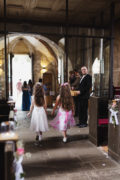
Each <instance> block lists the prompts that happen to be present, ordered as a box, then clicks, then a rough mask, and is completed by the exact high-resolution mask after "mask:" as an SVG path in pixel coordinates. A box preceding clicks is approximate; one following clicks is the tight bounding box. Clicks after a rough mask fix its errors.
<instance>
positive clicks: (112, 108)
mask: <svg viewBox="0 0 120 180" xmlns="http://www.w3.org/2000/svg"><path fill="white" fill-rule="evenodd" d="M118 102H119V101H117V100H112V104H110V105H109V111H110V113H111V114H110V123H112V124H113V125H114V127H115V126H116V125H118V124H119V122H118V117H117V114H118V111H119V106H118Z"/></svg>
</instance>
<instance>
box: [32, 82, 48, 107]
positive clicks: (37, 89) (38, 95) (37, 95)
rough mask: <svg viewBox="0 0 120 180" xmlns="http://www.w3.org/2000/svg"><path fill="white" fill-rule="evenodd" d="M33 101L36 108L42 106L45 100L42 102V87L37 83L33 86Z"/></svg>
mask: <svg viewBox="0 0 120 180" xmlns="http://www.w3.org/2000/svg"><path fill="white" fill-rule="evenodd" d="M33 94H34V101H35V104H36V105H37V106H43V105H44V103H45V100H44V90H43V87H42V85H41V84H40V83H39V82H37V83H36V84H35V85H34V92H33Z"/></svg>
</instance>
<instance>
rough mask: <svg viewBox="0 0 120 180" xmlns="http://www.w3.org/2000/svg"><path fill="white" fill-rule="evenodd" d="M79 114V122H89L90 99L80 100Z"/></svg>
mask: <svg viewBox="0 0 120 180" xmlns="http://www.w3.org/2000/svg"><path fill="white" fill-rule="evenodd" d="M78 114H79V123H80V124H81V125H82V124H85V125H86V124H87V119H88V99H80V98H79V100H78Z"/></svg>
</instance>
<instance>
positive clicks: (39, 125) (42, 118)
mask: <svg viewBox="0 0 120 180" xmlns="http://www.w3.org/2000/svg"><path fill="white" fill-rule="evenodd" d="M46 108H47V105H46V97H45V95H44V90H43V87H42V85H41V84H40V83H39V82H37V83H36V84H35V86H34V92H33V98H32V103H31V107H30V112H29V113H28V114H27V115H28V116H29V115H30V114H31V113H32V117H31V125H30V129H31V130H33V131H35V132H36V145H38V144H39V141H41V140H42V132H45V131H48V121H47V115H46Z"/></svg>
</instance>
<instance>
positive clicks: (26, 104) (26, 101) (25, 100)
mask: <svg viewBox="0 0 120 180" xmlns="http://www.w3.org/2000/svg"><path fill="white" fill-rule="evenodd" d="M22 92H23V94H22V110H23V111H29V110H30V104H31V102H30V94H29V88H28V85H27V82H26V81H24V82H23V86H22Z"/></svg>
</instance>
